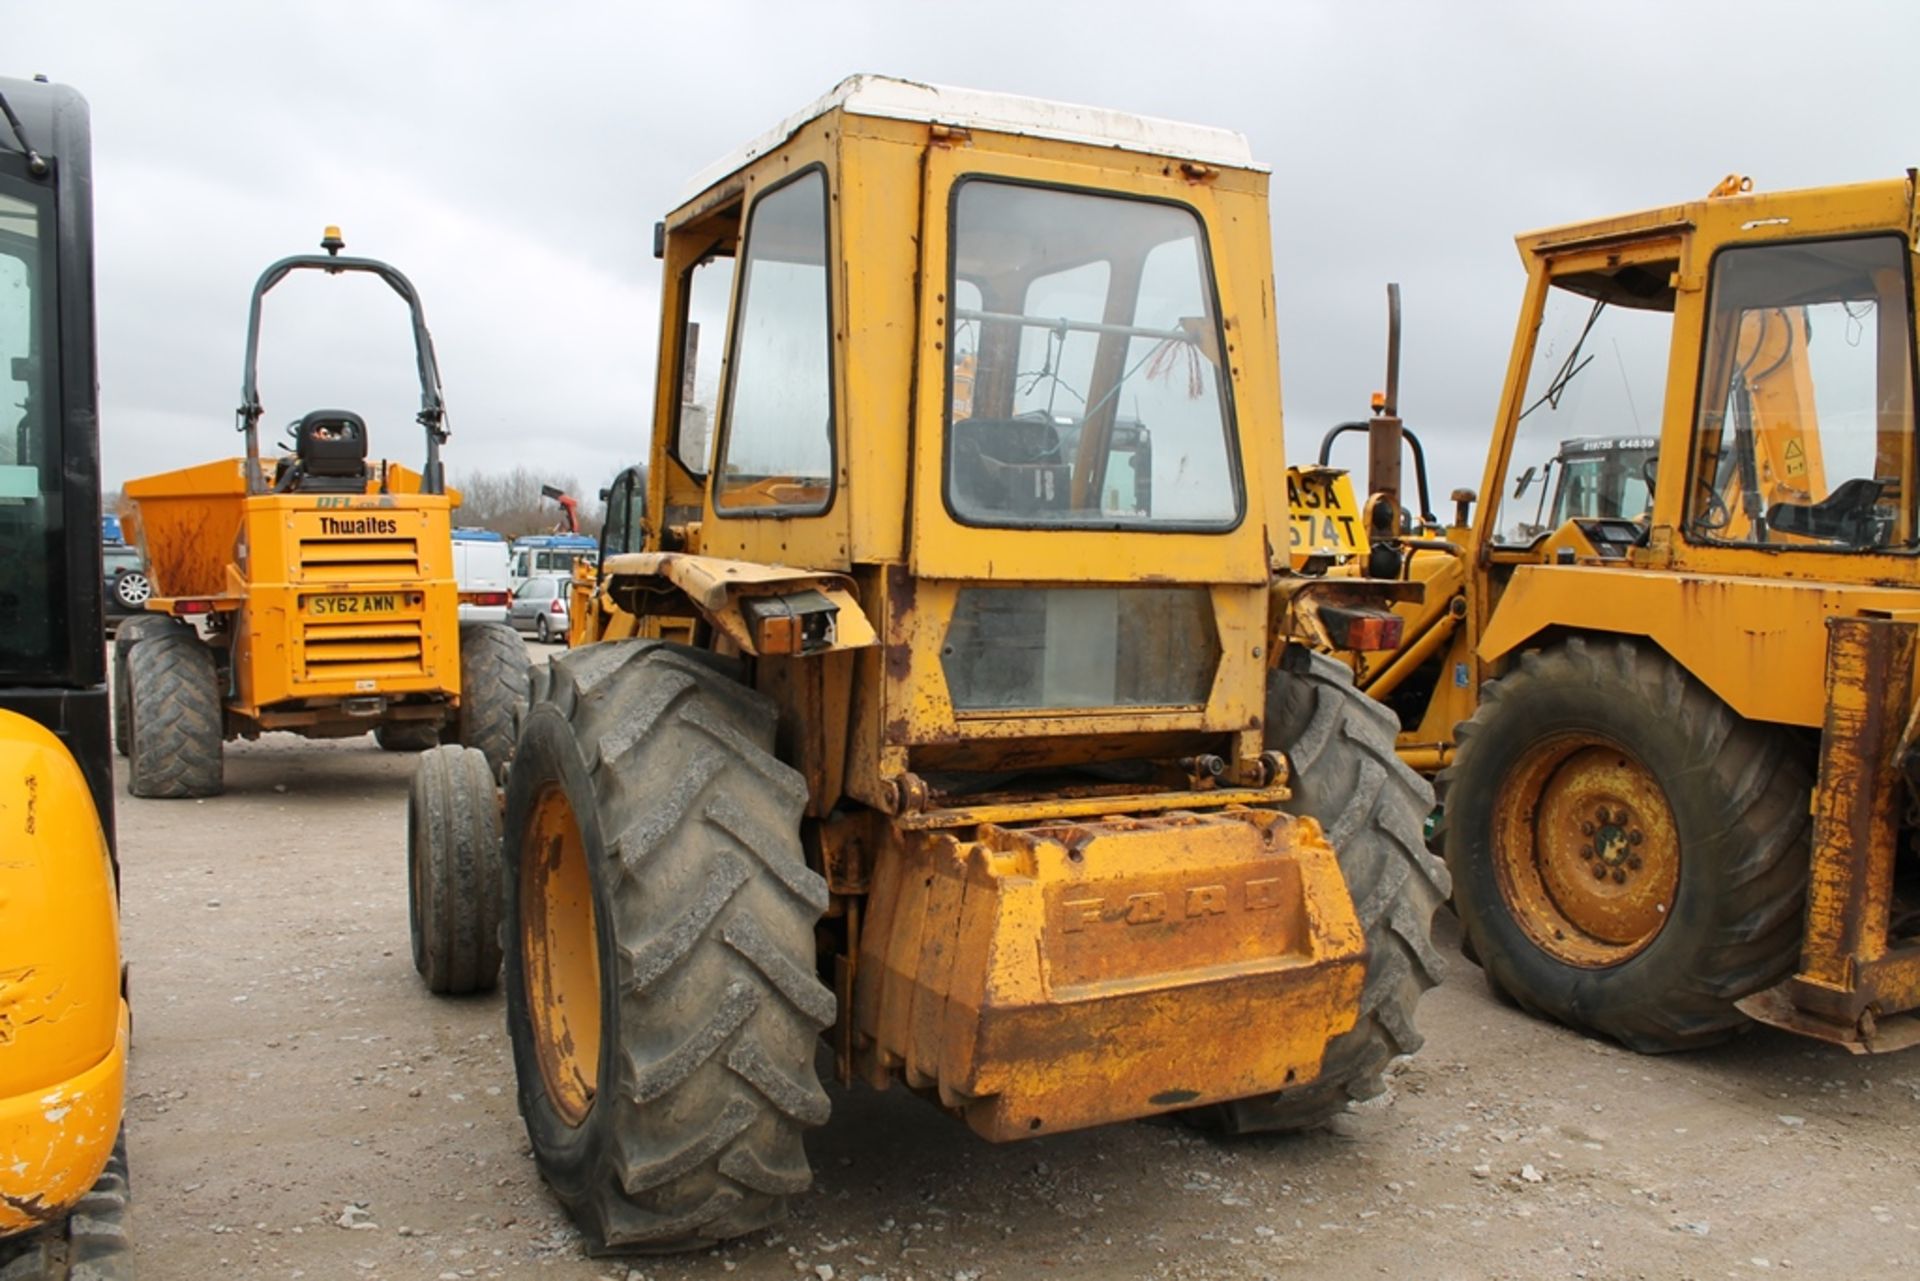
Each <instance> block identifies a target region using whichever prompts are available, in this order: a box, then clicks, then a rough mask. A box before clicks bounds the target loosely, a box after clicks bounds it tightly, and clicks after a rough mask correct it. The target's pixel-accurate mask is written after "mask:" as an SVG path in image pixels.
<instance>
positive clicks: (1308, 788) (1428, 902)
mask: <svg viewBox="0 0 1920 1281" xmlns="http://www.w3.org/2000/svg"><path fill="white" fill-rule="evenodd" d="M1398 731H1399V722H1398V721H1397V720H1396V719H1395V718H1394V715H1393V713H1392V712H1390V711H1388V710H1387V709H1386V708H1385V707H1383V706H1382V705H1380V704H1379V703H1376V702H1375V701H1373V700H1372V699H1370V698H1368V697H1367V696H1366V695H1365V694H1362V693H1361V692H1360V691H1359V690H1358V689H1356V688H1355V687H1354V684H1353V673H1352V672H1351V671H1350V670H1349V669H1348V668H1347V667H1346V665H1345V664H1343V663H1338V662H1335V661H1334V660H1333V659H1331V658H1328V657H1327V656H1326V655H1324V654H1316V653H1314V652H1312V651H1311V650H1307V649H1305V648H1302V647H1300V646H1297V645H1296V646H1290V647H1289V648H1288V650H1287V652H1286V653H1285V654H1284V655H1283V656H1282V658H1281V663H1280V666H1279V668H1278V670H1276V671H1275V672H1274V674H1273V678H1272V680H1271V681H1270V683H1269V686H1268V691H1267V734H1266V740H1267V744H1268V746H1270V747H1272V748H1274V749H1275V750H1277V751H1281V752H1284V753H1285V754H1286V757H1287V761H1288V764H1289V765H1290V766H1291V769H1292V775H1291V778H1290V782H1289V786H1291V787H1292V789H1293V799H1292V800H1291V801H1289V802H1288V804H1287V809H1288V811H1289V812H1291V813H1295V814H1302V815H1306V816H1307V817H1310V818H1313V819H1317V820H1318V821H1319V823H1320V825H1321V826H1322V827H1324V828H1325V829H1326V832H1327V839H1328V841H1330V842H1331V843H1332V845H1333V848H1334V853H1335V854H1336V855H1337V856H1338V858H1339V860H1340V871H1341V874H1342V876H1343V877H1344V878H1345V880H1346V883H1347V892H1348V893H1349V894H1350V895H1352V897H1353V909H1354V912H1355V914H1356V915H1357V916H1358V917H1359V918H1360V926H1361V928H1362V929H1363V930H1365V931H1366V935H1367V949H1368V952H1369V954H1370V955H1369V958H1368V961H1367V977H1366V983H1365V985H1364V987H1363V988H1362V990H1361V993H1360V1011H1359V1015H1358V1017H1357V1019H1356V1021H1355V1022H1354V1025H1353V1028H1352V1029H1351V1030H1350V1031H1347V1032H1344V1033H1342V1034H1341V1035H1339V1036H1337V1037H1335V1038H1334V1039H1333V1041H1332V1042H1330V1043H1329V1044H1328V1046H1327V1052H1326V1056H1325V1058H1324V1060H1323V1061H1322V1064H1321V1069H1320V1075H1319V1076H1318V1077H1316V1078H1314V1079H1313V1080H1312V1081H1309V1082H1308V1083H1307V1084H1305V1085H1301V1086H1296V1087H1295V1088H1293V1089H1290V1090H1280V1091H1277V1092H1276V1093H1273V1094H1266V1095H1260V1096H1257V1097H1255V1098H1250V1099H1238V1100H1235V1101H1234V1102H1231V1103H1222V1104H1217V1105H1215V1106H1213V1107H1209V1108H1200V1109H1196V1110H1195V1111H1194V1112H1193V1113H1189V1114H1188V1115H1189V1116H1190V1117H1191V1118H1192V1119H1193V1120H1194V1121H1195V1122H1196V1123H1197V1124H1199V1125H1202V1126H1205V1127H1207V1128H1210V1129H1220V1130H1224V1131H1226V1132H1228V1133H1232V1134H1246V1133H1252V1132H1256V1131H1271V1130H1302V1129H1307V1128H1310V1127H1312V1126H1315V1125H1319V1124H1321V1123H1323V1122H1325V1121H1327V1120H1330V1119H1331V1118H1332V1117H1334V1116H1335V1115H1337V1114H1338V1113H1340V1112H1343V1111H1345V1110H1346V1107H1347V1104H1348V1103H1349V1102H1357V1101H1359V1100H1362V1099H1370V1098H1373V1097H1374V1096H1375V1095H1377V1094H1379V1093H1380V1092H1381V1090H1382V1089H1383V1088H1385V1085H1384V1079H1383V1078H1384V1075H1385V1072H1386V1068H1387V1065H1388V1064H1389V1063H1390V1062H1392V1061H1393V1060H1394V1059H1395V1058H1396V1057H1398V1056H1400V1055H1403V1054H1412V1053H1413V1052H1414V1051H1415V1050H1417V1049H1419V1048H1420V1045H1421V1042H1422V1038H1421V1036H1420V1033H1419V1032H1418V1031H1417V1030H1416V1029H1415V1027H1414V1022H1413V1013H1414V1007H1415V1006H1416V1005H1417V1004H1418V1003H1419V1001H1420V997H1421V996H1422V994H1424V993H1425V992H1426V990H1427V989H1428V988H1430V987H1432V986H1433V985H1434V984H1436V983H1438V982H1439V981H1440V978H1441V975H1442V973H1443V972H1444V969H1445V965H1444V962H1443V961H1442V959H1441V957H1440V954H1439V953H1438V952H1436V951H1435V950H1434V946H1433V913H1434V910H1435V909H1436V908H1437V907H1439V905H1440V904H1441V902H1443V901H1444V900H1445V899H1446V897H1447V869H1446V866H1445V865H1444V864H1443V863H1441V861H1440V860H1439V859H1437V858H1435V857H1434V856H1433V855H1432V854H1431V853H1429V852H1428V851H1427V847H1426V841H1425V824H1426V819H1427V815H1428V814H1429V813H1430V812H1431V811H1432V809H1433V789H1432V788H1430V787H1428V785H1427V783H1426V780H1424V779H1422V778H1421V777H1420V776H1419V775H1418V774H1416V773H1414V772H1413V771H1412V770H1410V769H1408V768H1407V767H1406V766H1405V765H1403V764H1401V762H1400V758H1399V757H1398V756H1396V755H1395V754H1394V750H1393V743H1394V737H1395V735H1396V734H1397V733H1398Z"/></svg>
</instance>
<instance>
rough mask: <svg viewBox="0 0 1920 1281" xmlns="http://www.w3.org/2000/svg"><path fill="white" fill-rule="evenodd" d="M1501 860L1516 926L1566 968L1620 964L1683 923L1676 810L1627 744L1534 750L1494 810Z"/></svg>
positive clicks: (1563, 741)
mask: <svg viewBox="0 0 1920 1281" xmlns="http://www.w3.org/2000/svg"><path fill="white" fill-rule="evenodd" d="M1493 853H1494V871H1495V875H1496V879H1497V880H1498V883H1499V887H1500V893H1501V895H1502V897H1504V898H1505V899H1506V904H1507V908H1508V910H1509V911H1510V912H1511V914H1512V916H1513V918H1514V920H1515V921H1517V922H1518V923H1519V925H1520V928H1521V929H1522V930H1524V931H1525V932H1526V934H1527V936H1528V937H1529V938H1530V939H1532V940H1533V942H1534V943H1535V944H1536V945H1537V946H1539V947H1540V948H1541V949H1543V950H1544V951H1546V952H1547V953H1548V954H1550V955H1551V956H1553V957H1554V958H1555V959H1557V960H1559V961H1561V962H1564V963H1565V964H1568V965H1574V966H1580V967H1583V968H1589V969H1601V968H1605V967H1607V966H1611V965H1618V964H1620V963H1621V962H1622V961H1625V960H1627V959H1629V958H1631V957H1633V956H1635V955H1637V954H1638V953H1640V952H1641V951H1642V950H1643V949H1645V948H1646V947H1647V945H1648V944H1650V943H1652V942H1653V940H1654V939H1655V938H1656V937H1657V936H1658V935H1659V933H1660V931H1661V930H1662V929H1663V928H1665V926H1666V923H1667V921H1668V919H1669V918H1670V917H1671V916H1672V914H1673V905H1674V899H1675V897H1676V895H1677V894H1678V892H1679V886H1680V837H1679V832H1678V829H1677V828H1676V827H1675V824H1674V819H1673V809H1672V807H1671V806H1670V805H1669V804H1668V803H1667V797H1666V792H1665V791H1664V790H1663V789H1662V788H1661V786H1660V783H1659V780H1657V779H1656V778H1655V777H1654V776H1653V773H1652V772H1651V771H1650V770H1648V769H1647V767H1646V766H1645V765H1643V764H1641V763H1640V761H1639V760H1638V759H1636V758H1635V757H1634V756H1633V754H1632V753H1630V752H1628V751H1626V750H1625V749H1624V748H1622V747H1620V746H1618V745H1616V744H1613V743H1610V742H1606V741H1604V740H1599V739H1596V738H1593V737H1590V736H1586V735H1578V734H1560V735H1555V736H1553V737H1550V738H1548V739H1545V740H1543V741H1541V742H1540V743H1537V744H1535V745H1534V746H1532V747H1531V748H1529V749H1528V750H1527V751H1526V752H1525V753H1524V755H1523V756H1522V757H1521V759H1520V761H1519V762H1518V764H1517V765H1516V766H1515V767H1514V770H1513V772H1512V773H1511V774H1510V775H1509V776H1508V778H1507V780H1506V781H1505V783H1504V784H1503V785H1502V787H1501V789H1500V794H1499V796H1498V798H1497V799H1496V801H1495V805H1494V820H1493Z"/></svg>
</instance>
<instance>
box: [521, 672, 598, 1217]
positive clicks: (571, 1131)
mask: <svg viewBox="0 0 1920 1281" xmlns="http://www.w3.org/2000/svg"><path fill="white" fill-rule="evenodd" d="M556 783H557V784H558V785H559V786H560V788H561V789H562V790H563V791H564V792H565V793H566V795H567V796H568V798H569V800H570V802H571V808H572V810H573V818H574V822H575V823H576V824H577V825H578V827H579V832H580V844H581V848H582V850H583V852H584V853H585V855H586V860H587V871H588V877H589V880H590V881H591V883H592V890H593V924H594V935H595V939H594V946H595V948H596V950H597V953H598V956H599V961H600V1064H599V1075H598V1078H597V1081H598V1086H599V1089H600V1091H601V1093H599V1094H596V1096H595V1099H594V1103H593V1106H592V1107H590V1108H589V1109H588V1112H587V1115H586V1117H585V1118H584V1119H583V1120H582V1121H581V1123H580V1124H579V1125H578V1126H570V1125H568V1124H567V1123H566V1121H565V1120H564V1119H562V1118H561V1116H560V1114H559V1113H558V1112H557V1111H556V1110H555V1109H554V1107H553V1104H552V1101H551V1100H550V1099H549V1098H548V1097H547V1092H546V1088H545V1084H544V1082H545V1077H544V1075H543V1073H542V1070H541V1067H540V1060H539V1055H538V1052H537V1051H536V1050H535V1048H534V1045H533V1040H532V1038H533V1023H532V1019H531V1011H530V1010H529V1009H528V1000H527V988H526V962H525V957H524V956H523V955H522V950H521V949H522V946H523V943H522V939H523V935H522V932H521V926H520V868H519V866H518V864H517V863H510V862H509V861H508V860H507V859H505V858H503V859H502V860H501V875H502V877H504V884H503V885H502V886H501V902H502V904H503V906H504V909H505V910H504V912H503V919H504V920H505V922H506V929H505V935H506V938H505V942H506V977H505V983H506V986H507V1032H508V1039H509V1040H510V1041H511V1042H512V1046H513V1059H514V1070H515V1076H516V1078H517V1080H518V1081H519V1083H520V1114H521V1116H522V1118H523V1119H524V1120H525V1122H526V1126H527V1134H528V1137H529V1138H531V1139H532V1141H533V1144H534V1147H535V1148H536V1149H538V1151H539V1153H540V1167H541V1172H542V1173H543V1174H544V1175H545V1176H546V1178H547V1179H548V1181H549V1182H553V1183H555V1184H561V1183H567V1184H574V1185H576V1186H577V1185H579V1184H583V1183H585V1182H586V1181H587V1180H589V1179H591V1178H593V1177H595V1172H596V1170H597V1168H598V1166H599V1164H600V1160H601V1155H602V1153H603V1151H604V1148H605V1143H606V1139H605V1135H604V1133H603V1131H604V1130H605V1128H606V1122H605V1120H604V1119H603V1118H605V1117H606V1116H607V1115H608V1112H609V1110H608V1109H605V1108H602V1107H601V1106H600V1098H601V1097H603V1096H604V1091H605V1090H606V1089H607V1088H608V1087H609V1086H610V1084H611V1083H612V1082H614V1081H615V1080H617V1079H618V1077H617V1063H616V1060H615V1056H616V1055H617V1054H618V1053H619V1051H620V1043H619V1038H618V1037H617V1036H615V1035H614V1034H613V1033H614V1030H615V1029H617V1028H618V1027H619V1026H620V1010H619V1001H620V983H619V979H618V975H619V972H620V971H619V953H618V951H617V949H616V948H615V945H614V933H613V931H614V920H615V910H614V904H613V902H612V901H611V898H610V896H609V894H608V892H607V886H608V883H609V876H608V873H607V870H606V864H607V859H608V855H607V847H606V842H605V839H604V837H603V834H602V833H601V831H600V815H599V812H598V808H597V806H596V805H595V804H594V803H593V798H594V788H593V779H592V776H591V773H590V772H589V770H588V769H587V764H586V760H585V758H584V756H583V755H582V753H581V751H580V744H579V742H578V740H577V739H576V738H575V737H574V732H573V727H572V726H571V725H570V724H568V722H567V719H566V717H565V716H563V715H561V713H560V711H559V709H558V708H557V707H555V706H553V705H552V704H550V703H543V704H541V705H540V706H538V707H535V708H534V709H533V711H532V712H531V713H529V714H528V716H527V719H526V723H525V725H524V726H523V727H522V729H521V733H520V741H519V744H518V745H517V747H516V748H515V752H514V760H513V766H512V768H511V769H510V770H509V771H508V774H507V787H506V794H507V795H506V801H507V803H506V817H505V822H504V825H503V827H502V829H501V833H502V847H503V849H505V850H507V851H524V850H526V849H527V845H526V842H524V841H522V840H520V839H519V834H520V833H521V832H523V831H524V830H525V829H526V825H527V822H528V820H529V819H530V818H531V817H532V815H533V806H534V801H535V799H536V798H537V797H538V796H539V795H540V793H541V792H542V791H543V790H545V789H546V787H547V786H548V785H550V784H556Z"/></svg>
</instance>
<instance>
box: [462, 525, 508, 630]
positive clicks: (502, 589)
mask: <svg viewBox="0 0 1920 1281" xmlns="http://www.w3.org/2000/svg"><path fill="white" fill-rule="evenodd" d="M510 556H511V553H510V552H509V549H508V547H507V540H506V539H504V538H502V537H501V536H500V535H498V534H496V533H494V532H493V531H492V530H491V529H456V530H454V531H453V581H454V582H455V583H457V584H458V585H459V588H460V592H461V594H462V595H463V596H464V595H466V594H467V593H469V592H488V593H498V595H499V599H500V603H499V604H498V605H473V604H469V603H468V602H466V601H464V600H463V601H461V602H460V621H461V622H463V623H469V622H472V623H504V622H506V621H507V596H508V594H509V593H510V592H511V590H512V584H511V583H510V582H509V574H508V567H509V561H510Z"/></svg>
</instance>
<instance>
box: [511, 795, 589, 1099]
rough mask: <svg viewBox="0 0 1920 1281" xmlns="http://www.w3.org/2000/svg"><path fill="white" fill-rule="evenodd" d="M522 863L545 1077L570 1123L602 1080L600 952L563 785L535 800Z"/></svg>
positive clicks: (537, 1045) (528, 954)
mask: <svg viewBox="0 0 1920 1281" xmlns="http://www.w3.org/2000/svg"><path fill="white" fill-rule="evenodd" d="M524 849H525V854H524V856H523V857H522V858H521V861H520V939H521V954H522V955H523V956H524V957H525V958H526V964H525V966H524V970H525V979H526V1000H527V1010H528V1013H529V1018H530V1021H531V1023H532V1025H533V1044H534V1050H535V1054H536V1057H537V1058H538V1059H539V1062H540V1077H541V1081H542V1083H543V1084H544V1086H545V1087H546V1092H547V1099H548V1101H549V1102H551V1103H552V1104H553V1108H554V1111H556V1112H558V1113H559V1114H560V1117H561V1119H563V1120H564V1121H565V1122H566V1123H567V1124H568V1125H570V1126H578V1125H579V1124H580V1123H581V1122H582V1121H584V1120H586V1118H587V1113H588V1112H589V1111H591V1110H592V1108H593V1099H594V1094H595V1092H596V1091H597V1089H598V1087H599V1079H600V951H599V943H598V936H597V933H596V930H595V922H594V910H593V879H592V874H591V872H590V870H589V868H588V866H587V854H586V847H585V846H584V845H583V844H582V843H581V840H580V827H579V824H578V823H576V822H575V821H574V817H573V807H572V806H571V805H569V804H568V803H567V798H566V794H565V793H564V792H563V791H561V789H560V787H559V785H558V784H549V785H548V786H547V787H546V788H545V790H543V791H542V792H541V793H540V795H539V797H538V799H537V800H536V801H535V803H534V807H533V816H532V819H531V821H530V822H529V824H528V830H527V840H526V843H525V846H524Z"/></svg>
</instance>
